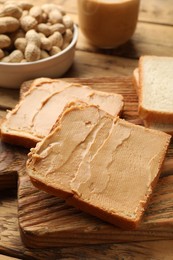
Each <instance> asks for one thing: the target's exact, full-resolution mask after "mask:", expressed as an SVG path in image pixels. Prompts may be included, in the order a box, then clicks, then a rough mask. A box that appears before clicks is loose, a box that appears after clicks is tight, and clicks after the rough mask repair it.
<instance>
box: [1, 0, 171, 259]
mask: <svg viewBox="0 0 173 260" xmlns="http://www.w3.org/2000/svg"><path fill="white" fill-rule="evenodd" d="M17 1H20V0H16V2H17ZM1 2H4V0H0V3H1ZM28 2H32V3H34V4H43V3H46V2H49V1H47V0H38V1H34V0H28ZM36 2H37V3H36ZM51 2H52V3H56V4H61V5H62V6H63V8H64V9H65V10H66V11H67V12H68V13H69V14H70V15H71V16H72V17H73V18H74V21H76V23H77V24H78V17H77V8H76V0H73V1H71V0H52V1H51ZM172 14H173V4H172V0H164V1H161V0H150V1H146V0H141V5H140V13H139V21H138V26H137V30H136V32H135V34H134V36H133V37H132V39H131V40H130V41H129V42H128V43H126V44H124V45H123V46H121V47H119V48H117V49H116V50H111V51H110V50H105V51H103V50H100V49H95V48H93V47H92V46H90V45H88V43H87V42H86V39H85V38H84V36H83V35H82V33H81V32H80V27H79V40H78V44H77V46H76V53H75V59H74V63H73V65H72V67H71V68H70V70H69V71H68V72H67V73H66V75H65V77H83V78H92V77H94V78H95V77H100V76H102V77H107V76H109V77H114V76H120V75H121V76H130V75H131V74H132V71H133V69H134V68H135V67H136V66H137V64H138V57H139V56H141V55H144V54H150V55H152V54H155V55H168V56H172V57H173V19H172ZM1 87H3V86H1ZM105 88H106V86H105ZM18 97H19V91H18V90H8V89H3V88H0V120H1V119H2V118H3V116H4V115H5V114H6V112H5V111H6V109H10V108H13V107H14V105H15V104H16V103H17V102H18ZM129 106H130V104H129ZM125 116H126V117H127V118H129V119H131V118H132V117H131V115H128V111H127V113H126V114H125ZM135 118H136V112H135V111H134V112H133V119H134V120H135ZM135 122H136V120H135ZM171 154H172V153H171V152H170V153H169V158H168V161H167V162H166V166H165V169H166V170H165V171H164V174H163V175H162V180H163V181H164V180H165V184H164V183H163V190H162V191H161V195H162V194H163V193H164V194H165V190H164V187H167V188H168V186H167V184H168V183H169V178H168V177H171V175H172V171H173V170H172V169H173V167H172V166H171V165H172V162H171V161H170V158H171ZM21 174H23V173H21ZM160 181H161V180H160ZM170 181H172V179H171V180H170ZM166 183H167V184H166ZM165 185H166V186H165ZM167 188H166V189H167ZM169 189H171V190H170V192H172V188H171V187H170V188H169ZM170 194H171V193H170ZM164 196H165V200H166V203H167V202H168V199H169V196H171V195H168V194H167V195H166V194H165V195H164ZM162 198H163V197H162ZM158 203H159V202H158ZM162 206H163V208H164V203H163V202H162ZM163 208H162V212H161V213H159V212H158V213H157V216H158V218H159V219H160V220H161V223H163V222H162V219H161V218H160V216H163ZM165 210H166V212H167V214H168V215H169V214H172V213H171V212H172V207H171V203H167V209H165ZM154 214H155V213H154ZM168 215H167V216H168ZM155 216H156V215H155ZM170 219H171V218H170V216H169V217H168V223H170ZM25 221H26V219H25ZM168 223H167V224H168ZM167 224H166V226H167V227H168V225H167ZM167 227H166V229H165V233H164V236H163V233H162V234H161V236H162V238H164V240H157V237H156V240H157V241H139V242H128V243H124V242H123V243H113V244H112V243H111V244H102V245H85V246H75V247H65V246H63V245H62V246H61V247H58V248H55V249H41V250H40V249H29V248H26V246H24V245H23V243H22V241H21V238H20V234H19V227H18V213H17V196H16V191H15V190H8V191H5V190H4V191H1V192H0V254H2V255H3V257H4V255H8V256H11V257H16V258H20V259H41V260H44V259H45V260H47V259H53V260H54V259H85V260H86V259H116V260H124V259H125V260H126V259H128V260H133V259H135V260H136V259H137V260H138V259H139V260H143V259H147V260H148V259H152V260H153V259H154V260H170V259H172V258H173V246H172V243H173V240H172V239H170V234H171V233H170V231H171V230H172V226H170V229H169V230H168V231H166V230H167V229H168V228H167ZM167 232H168V233H167ZM150 234H151V236H152V234H153V231H152V230H151V231H150ZM157 234H158V233H157ZM166 234H167V235H166ZM0 259H1V255H0Z"/></svg>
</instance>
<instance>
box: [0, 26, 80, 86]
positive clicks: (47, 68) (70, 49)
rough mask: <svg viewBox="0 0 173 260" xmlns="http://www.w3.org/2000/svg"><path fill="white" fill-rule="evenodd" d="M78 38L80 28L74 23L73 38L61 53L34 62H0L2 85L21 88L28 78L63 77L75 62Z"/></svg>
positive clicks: (0, 83) (0, 84) (0, 81)
mask: <svg viewBox="0 0 173 260" xmlns="http://www.w3.org/2000/svg"><path fill="white" fill-rule="evenodd" d="M77 38H78V28H77V26H76V25H74V34H73V39H72V41H71V43H70V44H69V45H68V46H67V48H65V49H64V50H62V51H61V52H60V53H58V54H56V55H53V56H51V57H48V58H46V59H42V60H38V61H34V62H27V63H5V62H0V87H4V88H19V87H20V85H21V84H22V83H23V82H24V81H26V80H30V79H35V78H39V77H49V78H58V77H61V76H62V75H63V74H64V73H65V72H66V71H67V70H68V69H69V68H70V66H71V65H72V63H73V59H74V53H75V46H76V42H77Z"/></svg>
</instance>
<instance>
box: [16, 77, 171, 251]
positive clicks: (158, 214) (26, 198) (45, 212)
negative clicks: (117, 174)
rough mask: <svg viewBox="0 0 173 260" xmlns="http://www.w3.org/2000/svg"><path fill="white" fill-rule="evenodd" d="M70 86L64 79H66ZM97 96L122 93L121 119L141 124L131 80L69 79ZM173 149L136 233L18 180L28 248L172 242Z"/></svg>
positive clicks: (23, 176) (26, 180)
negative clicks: (104, 92) (129, 242)
mask: <svg viewBox="0 0 173 260" xmlns="http://www.w3.org/2000/svg"><path fill="white" fill-rule="evenodd" d="M67 80H68V79H67ZM69 80H70V79H69ZM73 81H75V82H80V83H83V84H88V85H91V86H92V87H94V88H95V89H97V90H103V91H108V92H110V91H111V92H116V93H120V94H122V95H123V96H124V99H125V107H124V112H123V115H122V117H123V118H125V119H127V120H131V121H134V122H136V123H140V120H139V119H138V114H137V96H136V93H135V91H134V89H133V84H132V79H131V78H129V77H128V78H127V77H126V78H122V77H121V78H99V79H73ZM172 165H173V144H171V145H170V148H169V151H168V154H167V158H166V161H165V167H164V171H163V173H162V174H161V177H160V180H159V183H158V185H157V187H156V190H155V192H154V195H153V197H152V200H151V201H150V204H149V207H148V209H147V211H146V213H145V216H144V218H143V221H142V224H141V226H140V227H139V229H138V230H136V231H124V230H121V229H119V228H116V227H114V226H112V225H110V224H107V223H105V222H103V221H101V220H99V219H98V218H96V217H93V216H90V215H88V214H85V213H83V212H81V211H79V210H77V209H75V208H72V207H70V206H68V205H67V204H66V203H65V202H64V201H63V200H61V199H59V198H56V197H53V196H51V195H49V194H47V193H45V192H42V191H39V190H38V189H36V188H35V187H33V185H32V184H31V182H30V180H29V178H28V176H27V175H26V174H25V170H24V169H23V173H22V174H20V176H19V187H18V214H19V226H20V231H21V236H22V239H23V241H24V243H25V245H26V246H28V247H33V248H38V247H55V246H62V245H63V246H65V245H76V244H99V243H111V242H122V241H124V242H125V241H126V242H127V241H145V240H146V241H147V240H161V239H173V230H172V228H170V227H172V226H173V189H172V187H173V167H172Z"/></svg>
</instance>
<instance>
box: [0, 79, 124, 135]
mask: <svg viewBox="0 0 173 260" xmlns="http://www.w3.org/2000/svg"><path fill="white" fill-rule="evenodd" d="M75 100H82V101H85V102H87V103H89V104H95V105H98V106H99V107H100V108H101V109H103V110H104V111H106V112H107V113H109V114H111V115H113V116H116V115H118V114H119V113H120V111H121V110H122V107H123V97H122V96H121V95H118V94H113V93H110V94H109V93H104V92H100V91H95V90H93V89H91V88H90V87H88V86H82V85H79V84H70V83H67V82H65V81H60V80H56V81H52V82H49V81H48V80H47V81H46V82H44V81H41V82H40V83H39V81H38V85H36V86H35V85H34V86H33V87H32V88H31V89H30V90H29V91H28V92H27V93H26V94H25V96H24V97H23V99H22V101H21V102H20V103H19V104H18V105H17V106H16V107H15V109H14V110H12V111H11V112H9V113H8V115H7V120H6V122H5V124H4V126H5V128H4V127H3V126H2V135H3V132H6V130H8V131H9V130H10V131H17V132H18V134H19V135H20V134H22V133H24V134H25V136H26V134H29V135H33V138H36V139H37V140H39V139H41V138H43V137H44V136H46V135H47V134H48V133H49V132H50V131H51V129H52V127H53V126H54V124H55V123H56V121H57V119H58V117H59V116H60V114H61V113H62V111H63V110H64V107H65V106H66V105H67V103H69V102H71V101H75Z"/></svg>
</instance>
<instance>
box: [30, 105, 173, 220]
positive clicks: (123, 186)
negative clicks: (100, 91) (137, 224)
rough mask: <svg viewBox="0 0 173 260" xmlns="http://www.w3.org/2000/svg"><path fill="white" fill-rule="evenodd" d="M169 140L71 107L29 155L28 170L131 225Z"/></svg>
mask: <svg viewBox="0 0 173 260" xmlns="http://www.w3.org/2000/svg"><path fill="white" fill-rule="evenodd" d="M169 139H170V136H169V135H167V134H165V133H161V132H156V131H153V130H149V129H145V128H144V127H141V126H136V125H133V124H131V123H128V122H126V121H124V120H121V119H119V118H114V117H112V116H111V115H109V114H107V113H106V112H105V111H102V110H100V109H98V107H95V106H89V105H84V104H83V105H78V106H74V107H73V106H72V107H70V108H69V109H67V110H66V111H65V112H64V114H63V115H62V117H61V119H60V120H59V124H58V125H57V127H56V128H55V129H54V130H53V131H52V133H51V134H50V135H48V137H47V138H45V139H43V141H41V142H40V143H38V144H37V146H36V148H33V149H32V150H31V153H30V155H29V160H28V163H27V170H28V172H29V174H30V177H31V180H32V179H35V180H36V181H38V182H40V183H43V184H45V185H47V186H48V187H53V188H54V189H56V190H57V191H60V192H61V191H63V192H65V193H66V194H67V197H73V199H75V198H76V199H79V200H80V201H84V202H85V203H87V204H88V205H90V206H94V207H96V208H99V209H101V210H103V211H105V212H109V213H110V214H111V215H112V216H115V217H116V216H121V217H123V218H125V219H131V220H134V221H135V220H136V219H137V218H138V216H141V214H142V212H143V211H144V205H145V204H146V201H147V200H148V197H149V196H150V194H151V192H152V188H151V185H153V182H154V181H155V179H156V178H157V176H158V173H159V170H160V167H161V163H162V161H163V159H164V155H165V152H166V149H167V146H168V143H169Z"/></svg>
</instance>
